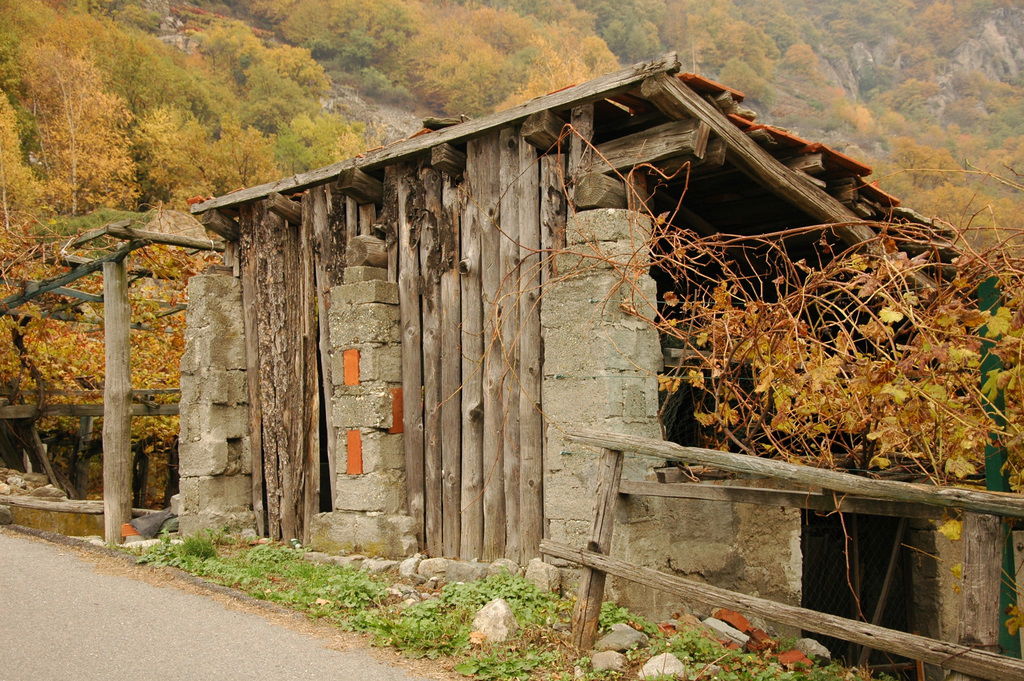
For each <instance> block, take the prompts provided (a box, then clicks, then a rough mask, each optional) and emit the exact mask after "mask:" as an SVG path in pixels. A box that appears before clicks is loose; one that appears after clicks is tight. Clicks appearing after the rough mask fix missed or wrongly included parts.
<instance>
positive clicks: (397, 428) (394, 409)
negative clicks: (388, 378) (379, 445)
mask: <svg viewBox="0 0 1024 681" xmlns="http://www.w3.org/2000/svg"><path fill="white" fill-rule="evenodd" d="M402 400H403V398H402V389H401V388H392V389H391V428H390V429H388V432H389V433H404V432H405V420H404V416H403V412H404V407H403V403H402Z"/></svg>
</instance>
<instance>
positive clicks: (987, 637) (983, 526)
mask: <svg viewBox="0 0 1024 681" xmlns="http://www.w3.org/2000/svg"><path fill="white" fill-rule="evenodd" d="M963 523H964V524H963V532H962V537H963V542H964V563H963V568H964V573H963V575H964V583H963V590H962V591H961V593H960V622H959V631H958V632H957V640H958V641H959V642H960V644H961V645H965V646H969V647H971V648H976V649H979V650H988V651H991V652H999V629H1000V622H1001V619H1002V618H1001V617H1000V614H1001V613H1000V612H999V590H1000V584H1001V583H1002V580H1001V577H1002V569H1003V567H1002V566H1003V543H1004V540H1005V535H1004V534H1003V522H1002V520H1001V519H1000V518H999V517H998V516H994V515H982V514H980V513H965V514H964V520H963ZM975 678H976V677H973V676H969V675H967V674H963V673H961V672H953V673H952V674H950V675H949V676H948V677H947V678H946V681H974V679H975Z"/></svg>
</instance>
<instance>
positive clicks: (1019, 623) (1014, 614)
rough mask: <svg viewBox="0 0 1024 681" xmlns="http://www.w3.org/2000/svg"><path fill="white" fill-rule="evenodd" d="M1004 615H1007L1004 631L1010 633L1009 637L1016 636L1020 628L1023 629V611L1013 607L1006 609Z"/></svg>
mask: <svg viewBox="0 0 1024 681" xmlns="http://www.w3.org/2000/svg"><path fill="white" fill-rule="evenodd" d="M1006 614H1007V615H1009V617H1008V618H1007V620H1006V622H1005V624H1006V630H1007V631H1008V632H1010V636H1016V635H1017V632H1018V631H1020V630H1021V627H1024V611H1022V610H1021V609H1020V607H1019V606H1016V605H1014V606H1011V607H1010V608H1008V609H1007V611H1006Z"/></svg>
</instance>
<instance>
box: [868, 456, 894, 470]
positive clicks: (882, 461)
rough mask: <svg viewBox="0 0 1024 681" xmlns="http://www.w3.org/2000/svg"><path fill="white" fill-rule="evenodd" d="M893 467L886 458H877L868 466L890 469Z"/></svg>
mask: <svg viewBox="0 0 1024 681" xmlns="http://www.w3.org/2000/svg"><path fill="white" fill-rule="evenodd" d="M891 465H892V462H891V461H889V459H887V458H885V457H884V456H876V457H874V458H872V459H871V462H870V463H869V464H868V468H888V467H889V466H891Z"/></svg>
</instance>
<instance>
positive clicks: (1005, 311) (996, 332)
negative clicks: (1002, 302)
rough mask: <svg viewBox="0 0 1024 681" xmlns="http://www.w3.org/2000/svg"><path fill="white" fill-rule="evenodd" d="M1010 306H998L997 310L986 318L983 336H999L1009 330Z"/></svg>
mask: <svg viewBox="0 0 1024 681" xmlns="http://www.w3.org/2000/svg"><path fill="white" fill-rule="evenodd" d="M1010 322H1011V317H1010V308H1008V307H1000V308H999V310H998V311H996V313H995V314H994V315H992V316H991V317H989V319H988V323H986V324H985V336H986V337H987V338H999V337H1000V336H1002V335H1003V334H1004V333H1006V332H1007V331H1009V330H1010Z"/></svg>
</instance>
